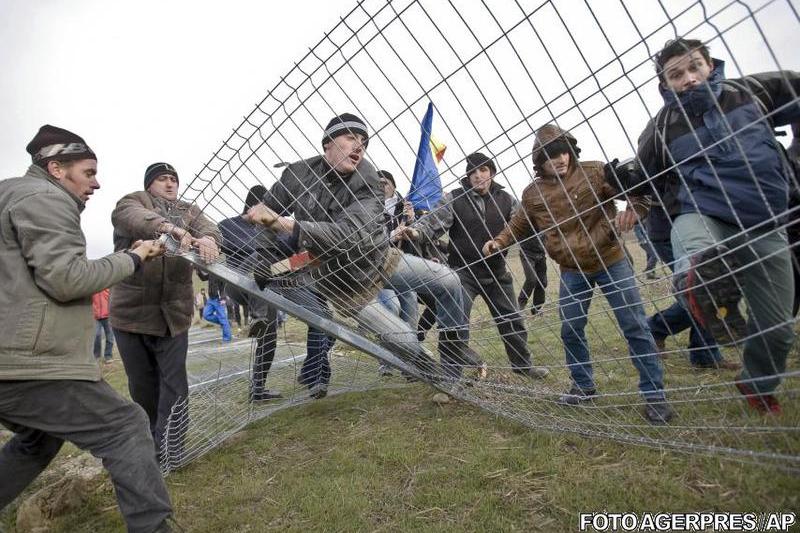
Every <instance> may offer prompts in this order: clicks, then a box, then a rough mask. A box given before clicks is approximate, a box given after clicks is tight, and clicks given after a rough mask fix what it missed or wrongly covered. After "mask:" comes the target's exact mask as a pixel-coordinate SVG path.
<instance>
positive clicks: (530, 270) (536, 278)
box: [517, 250, 547, 310]
mask: <svg viewBox="0 0 800 533" xmlns="http://www.w3.org/2000/svg"><path fill="white" fill-rule="evenodd" d="M519 260H520V262H521V263H522V271H523V272H524V273H525V283H524V284H523V285H522V290H520V291H519V296H517V303H518V305H519V308H520V309H522V308H523V307H525V306H526V305H527V303H528V299H529V298H530V297H531V294H533V308H534V309H536V310H539V308H540V307H542V304H544V298H545V292H544V289H545V288H546V287H547V258H546V257H545V256H544V254H526V253H525V251H524V250H520V252H519Z"/></svg>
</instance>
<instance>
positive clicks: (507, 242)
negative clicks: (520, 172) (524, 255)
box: [494, 185, 536, 248]
mask: <svg viewBox="0 0 800 533" xmlns="http://www.w3.org/2000/svg"><path fill="white" fill-rule="evenodd" d="M534 194H535V193H534V191H533V185H529V186H528V187H527V188H526V189H525V190H524V191H523V193H522V206H521V207H520V208H519V209H515V210H514V214H513V215H511V220H509V221H508V224H507V225H506V227H505V228H503V231H501V232H500V233H499V234H497V235H495V237H494V240H496V241H497V242H498V243H499V244H500V247H501V248H508V247H509V246H511V245H512V244H514V242H519V241H523V240H525V239H526V238H527V237H529V236H530V235H532V234H533V233H535V232H536V229H535V228H534V227H533V223H532V221H531V219H530V218H529V217H528V213H527V210H526V209H525V206H527V205H531V204H532V203H533V200H534V198H533V195H534Z"/></svg>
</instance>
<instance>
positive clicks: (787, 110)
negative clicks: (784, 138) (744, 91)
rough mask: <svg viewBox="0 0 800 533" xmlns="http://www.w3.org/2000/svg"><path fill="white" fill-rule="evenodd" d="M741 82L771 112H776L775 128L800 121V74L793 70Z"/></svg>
mask: <svg viewBox="0 0 800 533" xmlns="http://www.w3.org/2000/svg"><path fill="white" fill-rule="evenodd" d="M741 81H743V82H744V83H745V84H747V86H748V87H749V88H750V90H751V91H753V94H755V95H756V96H758V97H759V98H760V99H761V101H762V102H763V103H764V105H765V106H766V107H767V109H768V110H769V111H770V112H772V111H776V113H775V114H774V115H772V123H773V124H774V125H775V126H785V125H786V124H791V123H792V122H797V121H799V120H800V102H798V95H800V73H798V72H794V71H791V70H781V71H777V72H764V73H761V74H753V75H752V76H746V77H744V78H742V80H741ZM787 104H790V105H787ZM784 106H786V107H784Z"/></svg>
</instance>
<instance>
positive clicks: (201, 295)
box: [194, 289, 208, 319]
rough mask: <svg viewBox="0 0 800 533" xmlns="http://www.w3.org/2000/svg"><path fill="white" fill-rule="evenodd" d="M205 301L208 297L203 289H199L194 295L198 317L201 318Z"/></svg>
mask: <svg viewBox="0 0 800 533" xmlns="http://www.w3.org/2000/svg"><path fill="white" fill-rule="evenodd" d="M207 301H208V297H207V296H206V290H205V289H200V292H198V293H197V294H195V295H194V306H195V307H196V308H197V317H198V318H200V319H202V318H203V308H204V307H205V306H206V302H207Z"/></svg>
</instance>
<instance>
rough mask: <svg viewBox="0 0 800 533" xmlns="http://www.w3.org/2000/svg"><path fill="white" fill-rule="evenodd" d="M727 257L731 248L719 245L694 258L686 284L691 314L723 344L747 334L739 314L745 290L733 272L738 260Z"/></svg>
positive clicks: (745, 324)
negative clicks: (741, 287)
mask: <svg viewBox="0 0 800 533" xmlns="http://www.w3.org/2000/svg"><path fill="white" fill-rule="evenodd" d="M725 254H728V248H727V247H725V246H717V247H716V248H712V249H710V250H707V251H705V252H702V253H699V254H695V255H693V256H692V257H691V265H690V266H689V270H688V271H687V272H686V277H685V278H684V281H683V283H684V285H685V286H684V287H683V289H685V290H686V300H687V302H688V304H689V312H691V314H692V316H693V317H694V318H695V320H697V321H698V323H699V324H700V326H702V327H704V328H706V329H708V330H709V332H710V333H711V334H712V335H713V336H714V338H715V339H716V340H717V341H718V342H721V343H728V342H736V341H738V340H739V339H741V338H743V337H745V336H746V335H747V323H746V322H745V319H744V317H743V316H742V314H741V313H740V312H739V302H740V301H741V299H742V291H741V290H740V289H739V286H738V285H737V283H736V279H735V278H734V276H733V275H732V274H731V273H730V272H731V271H732V270H736V269H737V268H738V267H739V261H738V260H737V259H736V258H735V257H733V256H731V255H727V256H725Z"/></svg>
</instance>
